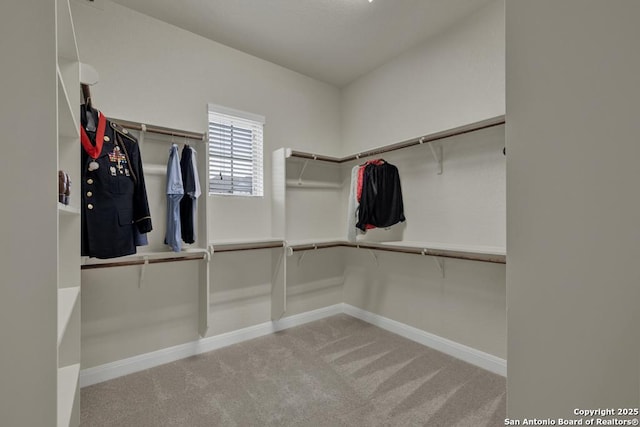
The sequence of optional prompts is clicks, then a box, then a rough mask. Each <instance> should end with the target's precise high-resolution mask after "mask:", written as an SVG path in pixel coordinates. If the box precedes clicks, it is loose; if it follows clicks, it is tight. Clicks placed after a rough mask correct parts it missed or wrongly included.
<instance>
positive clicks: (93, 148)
mask: <svg viewBox="0 0 640 427" xmlns="http://www.w3.org/2000/svg"><path fill="white" fill-rule="evenodd" d="M106 127H107V118H106V117H105V116H104V115H103V114H102V113H101V112H100V111H98V129H97V130H96V144H95V145H93V144H92V143H91V139H90V138H89V135H87V131H86V130H85V129H84V127H82V126H80V142H82V148H84V151H86V153H87V154H88V155H89V157H91V158H92V159H93V160H92V161H91V162H89V171H90V172H93V171H94V170H97V169H98V168H100V165H99V164H98V162H97V161H96V160H97V159H98V157H99V156H100V153H101V152H102V145H103V144H104V141H108V140H109V137H105V135H104V131H105V129H106Z"/></svg>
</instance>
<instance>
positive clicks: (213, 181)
mask: <svg viewBox="0 0 640 427" xmlns="http://www.w3.org/2000/svg"><path fill="white" fill-rule="evenodd" d="M263 128H264V117H262V116H259V115H256V114H250V113H245V112H243V111H237V110H233V109H231V108H226V107H222V106H219V105H214V104H209V194H228V195H237V196H262V195H263V185H262V182H263V177H262V176H263V173H262V130H263Z"/></svg>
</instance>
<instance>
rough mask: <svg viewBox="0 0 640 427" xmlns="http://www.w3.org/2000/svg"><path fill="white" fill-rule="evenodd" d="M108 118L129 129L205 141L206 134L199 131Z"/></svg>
mask: <svg viewBox="0 0 640 427" xmlns="http://www.w3.org/2000/svg"><path fill="white" fill-rule="evenodd" d="M109 120H110V121H112V122H115V123H117V124H119V125H120V126H122V127H123V128H126V129H130V130H138V131H144V132H149V133H157V134H160V135H168V136H176V137H179V138H187V139H190V140H193V141H205V139H206V135H205V134H204V133H199V132H191V131H188V130H181V129H173V128H168V127H164V126H156V125H148V124H145V123H140V122H133V121H130V120H122V119H113V118H109Z"/></svg>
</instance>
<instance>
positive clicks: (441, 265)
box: [433, 256, 444, 279]
mask: <svg viewBox="0 0 640 427" xmlns="http://www.w3.org/2000/svg"><path fill="white" fill-rule="evenodd" d="M433 259H434V260H435V261H436V264H437V265H438V269H439V270H440V275H441V276H442V278H443V279H444V259H442V258H439V257H437V256H434V257H433Z"/></svg>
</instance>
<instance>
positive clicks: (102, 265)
mask: <svg viewBox="0 0 640 427" xmlns="http://www.w3.org/2000/svg"><path fill="white" fill-rule="evenodd" d="M140 255H144V254H140ZM206 257H207V255H206V254H203V253H195V254H189V255H184V256H175V257H170V258H149V259H147V260H144V259H136V260H131V261H116V262H105V263H99V264H85V265H82V266H80V268H81V269H82V270H93V269H96V268H110V267H127V266H130V265H144V264H145V262H146V263H148V264H162V263H165V262H180V261H200V260H203V259H206Z"/></svg>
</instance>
